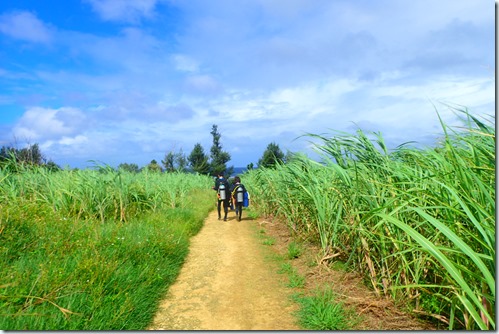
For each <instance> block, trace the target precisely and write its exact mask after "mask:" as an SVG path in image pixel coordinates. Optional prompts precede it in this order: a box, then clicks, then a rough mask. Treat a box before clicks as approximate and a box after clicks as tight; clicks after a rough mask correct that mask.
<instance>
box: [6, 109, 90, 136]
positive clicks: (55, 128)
mask: <svg viewBox="0 0 499 334" xmlns="http://www.w3.org/2000/svg"><path fill="white" fill-rule="evenodd" d="M85 120H86V116H85V114H84V113H82V112H81V111H80V110H78V109H75V108H66V107H65V108H60V109H50V108H41V107H34V108H30V109H29V110H27V111H26V112H25V113H24V114H23V116H22V117H21V118H20V120H19V121H18V122H17V124H16V125H15V126H14V128H13V135H14V137H16V138H21V139H23V140H24V139H26V140H28V141H30V140H34V141H42V140H50V139H59V138H60V137H63V136H71V135H74V134H76V133H78V132H79V131H81V130H82V129H83V128H85V126H86V124H85Z"/></svg>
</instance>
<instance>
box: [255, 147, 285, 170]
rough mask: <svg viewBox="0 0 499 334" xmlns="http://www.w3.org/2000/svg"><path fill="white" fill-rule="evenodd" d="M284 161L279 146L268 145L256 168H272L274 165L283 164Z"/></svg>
mask: <svg viewBox="0 0 499 334" xmlns="http://www.w3.org/2000/svg"><path fill="white" fill-rule="evenodd" d="M284 161H285V159H284V153H282V151H281V149H280V148H279V145H277V144H276V143H270V144H269V145H268V146H267V149H266V150H265V152H263V156H262V158H261V159H260V160H258V167H264V168H272V167H274V166H275V165H276V164H278V163H283V162H284Z"/></svg>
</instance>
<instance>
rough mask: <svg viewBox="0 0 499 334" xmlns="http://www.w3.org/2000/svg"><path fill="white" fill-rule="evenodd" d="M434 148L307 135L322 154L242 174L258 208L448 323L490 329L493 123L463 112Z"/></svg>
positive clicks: (373, 137) (369, 137) (359, 136)
mask: <svg viewBox="0 0 499 334" xmlns="http://www.w3.org/2000/svg"><path fill="white" fill-rule="evenodd" d="M461 111H462V113H460V114H461V115H463V127H460V128H450V127H448V126H446V125H445V124H443V123H442V129H443V137H442V140H441V142H440V143H439V144H438V145H437V146H436V147H434V148H425V149H418V148H415V147H411V146H409V144H405V145H401V146H400V147H398V148H397V149H395V150H393V151H389V150H388V149H387V147H386V145H385V143H384V141H383V138H382V136H381V134H379V133H372V134H366V133H364V132H363V131H361V130H359V131H358V132H357V133H356V134H355V135H351V134H346V133H335V135H334V136H331V137H328V136H324V135H313V134H311V135H310V137H311V138H313V139H315V140H319V141H320V142H321V144H316V147H317V149H318V151H319V152H321V154H322V156H323V161H322V162H321V163H317V162H314V161H311V160H310V159H308V158H306V157H299V158H296V159H295V160H294V161H293V162H290V163H288V164H286V165H281V166H279V167H278V168H277V169H259V170H255V171H251V172H250V173H248V175H246V176H245V182H246V184H247V185H248V186H249V187H251V189H252V190H253V191H252V202H253V204H254V205H255V206H256V207H258V209H259V210H260V211H261V212H262V213H264V214H265V213H266V214H277V215H279V216H281V217H284V218H285V220H286V222H287V224H288V226H289V228H290V229H292V230H293V231H294V232H295V233H296V234H298V235H300V236H302V237H304V238H308V239H310V240H315V241H316V242H317V243H319V244H320V245H321V248H322V251H323V254H322V256H323V258H324V259H332V258H337V259H341V260H342V261H345V262H346V263H347V264H348V265H349V266H350V268H352V269H354V270H358V271H360V272H361V273H363V274H364V275H365V277H366V279H367V280H368V281H369V282H371V285H372V287H373V289H374V290H375V291H376V292H377V293H379V294H385V295H390V296H392V297H393V298H395V299H399V300H402V299H403V300H406V301H409V302H410V303H412V306H413V308H414V311H415V312H417V313H419V314H422V315H424V316H428V317H432V318H434V319H437V320H438V321H439V322H440V323H441V324H442V325H443V326H444V327H446V328H449V329H456V328H464V329H495V129H494V124H493V123H494V121H493V119H492V120H488V121H487V120H480V119H478V118H477V117H475V116H473V115H470V114H469V113H468V112H467V111H466V110H461Z"/></svg>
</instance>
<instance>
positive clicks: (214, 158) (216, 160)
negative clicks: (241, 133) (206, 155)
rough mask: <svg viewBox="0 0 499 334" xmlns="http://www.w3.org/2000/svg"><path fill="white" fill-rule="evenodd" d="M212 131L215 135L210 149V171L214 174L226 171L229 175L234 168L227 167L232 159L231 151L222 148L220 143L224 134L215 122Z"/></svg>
mask: <svg viewBox="0 0 499 334" xmlns="http://www.w3.org/2000/svg"><path fill="white" fill-rule="evenodd" d="M210 133H211V135H212V136H213V145H212V146H211V150H210V153H211V154H210V157H211V162H210V173H211V174H212V175H217V174H219V173H224V174H225V175H227V176H228V175H230V174H231V173H232V170H233V169H234V168H233V167H231V168H230V169H227V162H228V161H229V160H230V153H229V152H225V151H223V150H222V144H221V143H220V138H221V137H222V135H221V134H220V133H219V132H218V126H217V125H216V124H213V127H212V128H211V132H210Z"/></svg>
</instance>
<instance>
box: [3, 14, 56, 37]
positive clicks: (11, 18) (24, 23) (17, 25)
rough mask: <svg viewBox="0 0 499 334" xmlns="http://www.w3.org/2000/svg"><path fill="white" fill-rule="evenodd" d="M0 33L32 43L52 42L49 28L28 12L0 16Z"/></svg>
mask: <svg viewBox="0 0 499 334" xmlns="http://www.w3.org/2000/svg"><path fill="white" fill-rule="evenodd" d="M0 32H2V33H3V34H5V35H7V36H10V37H12V38H15V39H20V40H24V41H28V42H33V43H44V44H45V43H49V42H51V41H52V33H51V30H50V28H49V27H48V26H47V25H46V24H44V23H43V22H42V21H40V20H39V19H38V18H37V17H36V16H35V15H33V14H32V13H30V12H26V11H23V12H12V13H6V14H3V15H1V16H0Z"/></svg>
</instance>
